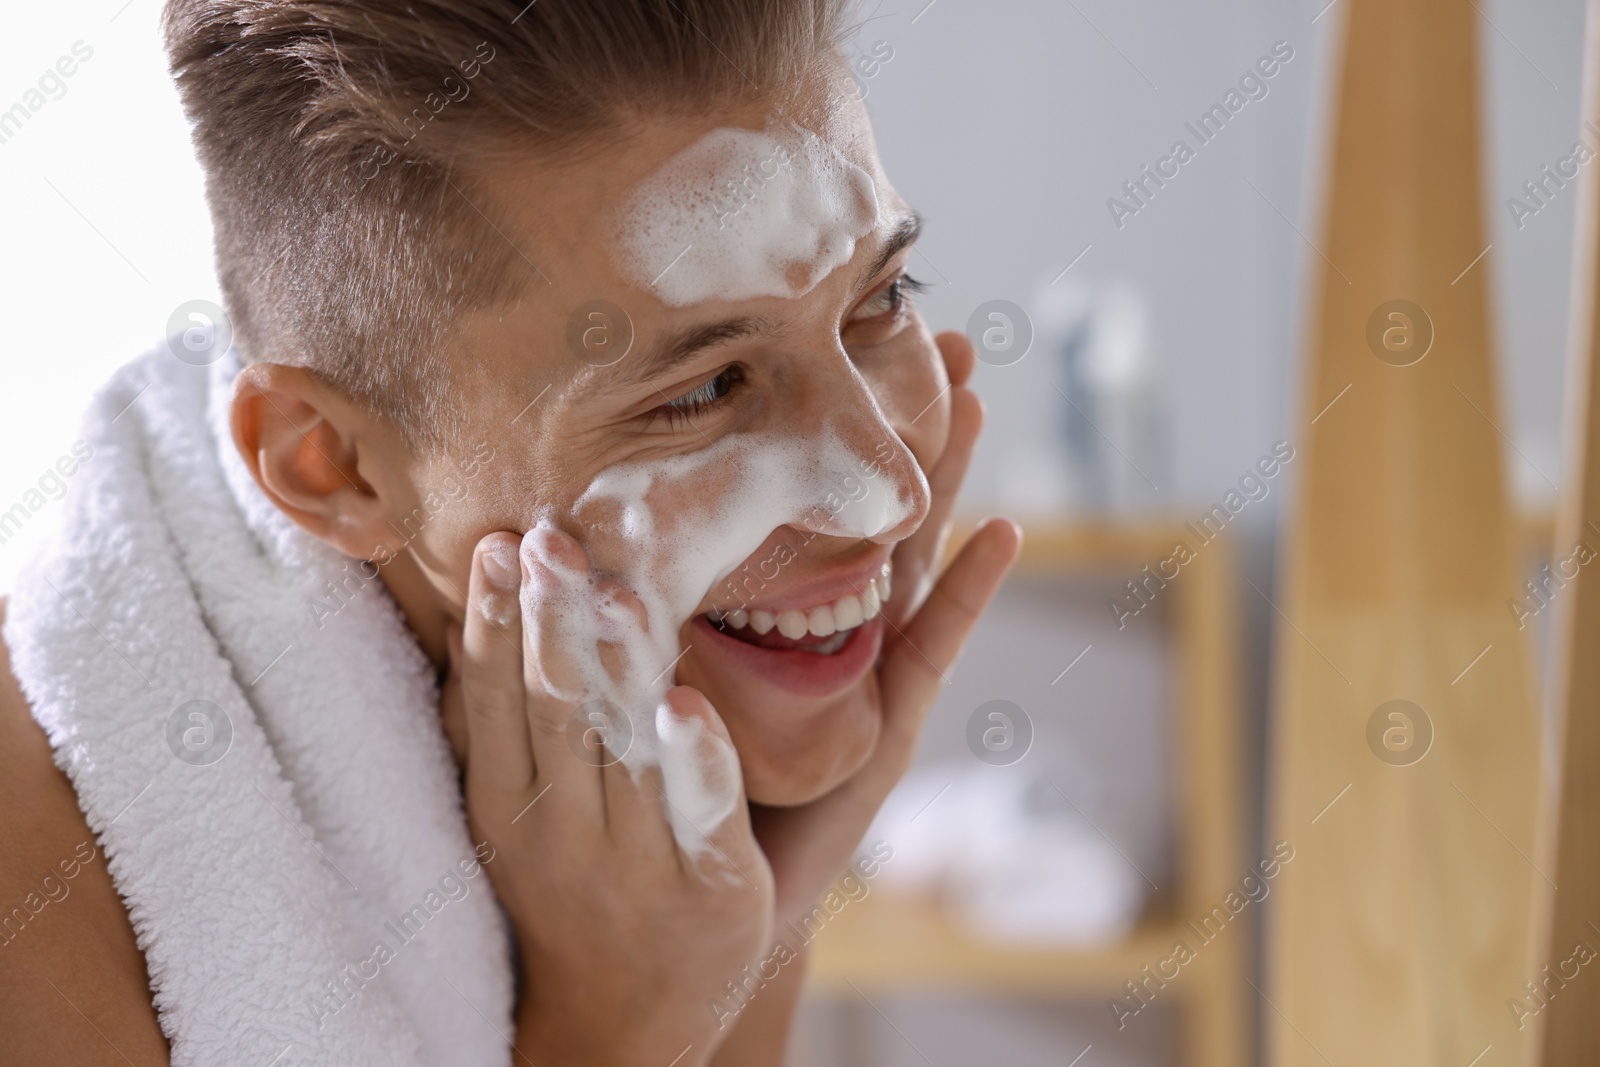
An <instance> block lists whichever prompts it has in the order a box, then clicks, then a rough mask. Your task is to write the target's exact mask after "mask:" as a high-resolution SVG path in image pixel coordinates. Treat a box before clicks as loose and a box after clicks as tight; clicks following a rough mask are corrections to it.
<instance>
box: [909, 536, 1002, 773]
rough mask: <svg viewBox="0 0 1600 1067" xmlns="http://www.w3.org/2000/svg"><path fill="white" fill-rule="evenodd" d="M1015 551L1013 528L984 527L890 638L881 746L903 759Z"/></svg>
mask: <svg viewBox="0 0 1600 1067" xmlns="http://www.w3.org/2000/svg"><path fill="white" fill-rule="evenodd" d="M1021 547H1022V530H1021V529H1020V528H1018V526H1017V525H1016V523H1014V522H1012V521H1011V520H1010V519H990V520H989V521H988V522H985V523H984V524H983V525H982V526H980V527H979V528H978V529H977V531H976V532H975V533H974V534H973V535H972V537H971V539H970V540H968V541H967V543H966V544H965V545H963V546H962V548H961V552H960V553H959V554H958V555H957V556H956V558H955V559H954V560H953V561H952V562H951V564H950V566H949V568H948V569H947V570H946V571H945V573H944V577H942V578H941V579H940V580H939V583H938V584H937V585H936V586H934V588H933V592H932V593H931V594H929V596H928V601H927V603H926V604H924V605H923V607H922V610H921V611H919V612H918V613H917V615H916V617H915V618H914V619H912V620H911V622H910V623H909V624H908V625H907V626H906V627H905V628H904V631H903V632H902V633H900V634H895V635H892V636H891V637H890V644H889V648H888V649H887V650H886V652H885V655H884V665H883V671H882V674H881V678H882V681H883V695H884V696H883V699H884V712H885V715H884V734H885V736H884V739H883V742H881V743H882V744H888V745H900V746H905V748H906V751H905V754H906V756H907V757H909V755H910V746H914V745H915V743H916V737H917V732H918V731H919V730H920V729H921V727H922V719H923V717H924V716H925V715H926V714H927V710H928V708H929V706H931V705H932V703H933V698H934V695H935V694H936V693H937V691H938V688H939V686H940V685H941V684H943V681H944V677H945V675H946V674H947V673H948V672H949V670H950V668H951V667H952V666H953V665H954V664H955V661H956V658H957V657H958V656H959V655H960V654H961V648H962V646H963V645H964V644H966V640H967V636H968V635H969V634H970V633H971V632H972V628H973V627H974V626H975V625H977V622H978V617H979V615H981V614H982V613H983V609H984V608H985V607H987V606H988V604H989V601H990V599H991V598H992V597H993V596H994V594H995V590H997V589H999V588H1000V583H1001V581H1003V580H1004V578H1005V576H1006V571H1007V570H1009V569H1010V567H1011V564H1012V563H1013V562H1014V561H1015V560H1016V558H1017V553H1018V551H1020V549H1021Z"/></svg>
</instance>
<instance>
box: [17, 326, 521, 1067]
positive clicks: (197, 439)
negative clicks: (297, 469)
mask: <svg viewBox="0 0 1600 1067" xmlns="http://www.w3.org/2000/svg"><path fill="white" fill-rule="evenodd" d="M237 373H238V366H237V363H236V362H235V360H234V359H233V358H232V357H231V356H230V357H228V358H226V359H224V360H222V361H220V362H218V363H216V364H215V365H213V366H211V367H209V368H207V367H194V366H190V365H188V364H186V363H182V362H180V361H179V360H178V359H176V358H174V357H173V356H172V354H171V353H170V352H168V351H167V350H165V349H157V350H156V351H154V352H152V353H150V354H148V355H146V356H144V357H142V358H140V359H138V360H135V361H134V362H132V363H130V364H128V365H127V366H125V367H123V368H122V369H121V370H119V371H118V372H117V374H116V375H115V376H114V377H113V378H112V380H111V381H110V383H109V384H108V385H107V386H105V387H104V388H103V389H102V390H101V392H100V393H99V394H98V396H97V397H96V398H95V401H94V403H93V404H92V406H91V407H90V409H89V412H88V414H87V415H86V417H85V425H84V430H83V432H82V436H83V438H84V439H85V440H86V441H88V443H89V444H90V445H92V446H93V448H94V454H93V459H92V461H90V462H88V463H86V464H85V465H84V467H83V469H82V472H81V473H80V474H79V475H78V477H77V478H76V479H75V481H74V484H73V486H72V490H71V492H70V493H69V494H68V497H67V500H66V502H65V506H64V509H63V511H62V513H61V514H62V521H61V527H62V529H61V535H60V536H59V538H57V539H56V540H55V541H54V542H53V543H52V544H49V545H47V546H46V547H45V548H44V549H43V550H42V551H41V552H40V553H39V554H38V555H37V556H36V557H35V558H33V559H32V560H31V561H30V563H29V564H28V565H27V566H26V567H25V568H24V569H23V571H22V573H21V574H20V575H19V577H18V580H17V584H16V589H15V592H14V595H13V596H12V598H11V604H10V608H9V611H8V613H7V619H6V625H5V638H6V641H7V643H8V645H9V646H10V649H11V656H12V667H13V670H14V671H15V673H16V675H17V677H18V679H19V680H20V682H21V683H22V689H23V692H24V693H25V694H26V695H27V697H28V700H29V702H30V703H31V705H32V707H33V713H34V716H35V718H37V719H38V721H39V722H40V724H41V725H42V726H43V727H44V728H45V730H46V731H47V732H48V734H49V737H50V743H51V745H52V747H53V748H54V750H55V758H56V761H57V763H58V764H59V765H60V766H61V767H62V768H63V769H64V770H65V771H66V772H67V774H68V775H69V776H70V777H71V779H72V782H73V785H74V786H75V787H76V789H77V793H78V803H79V805H80V806H81V807H82V808H83V810H84V813H85V815H86V816H87V818H88V822H89V826H90V827H91V829H93V830H94V832H95V834H96V835H97V836H98V837H99V839H100V843H101V845H102V847H103V848H104V850H105V853H106V856H107V858H108V865H109V868H110V871H111V875H112V878H113V880H114V881H115V883H116V886H117V889H118V891H119V892H120V893H121V894H122V897H123V900H124V901H125V902H126V904H127V906H128V911H129V914H130V916H131V917H132V920H133V928H134V933H135V935H136V936H137V938H138V943H139V947H140V948H141V949H142V950H143V951H144V955H145V960H146V963H147V964H148V966H149V972H150V982H151V986H152V988H153V990H154V994H155V997H154V999H155V1005H156V1008H157V1010H158V1013H159V1017H160V1021H161V1027H162V1029H163V1030H164V1031H165V1033H166V1035H167V1037H168V1039H169V1040H170V1041H171V1043H172V1063H173V1064H174V1067H191V1065H207V1067H209V1065H220V1064H226V1065H230V1067H232V1065H240V1064H255V1065H258V1067H267V1065H268V1064H271V1065H272V1067H291V1065H305V1064H330V1065H333V1064H337V1065H340V1067H348V1065H352V1064H382V1065H385V1067H391V1065H405V1067H411V1065H417V1067H422V1065H425V1064H427V1065H446V1064H448V1065H450V1067H491V1065H492V1067H504V1065H505V1064H507V1063H508V1062H509V1059H510V1046H509V1043H508V1037H509V1035H510V1034H511V1025H512V1024H511V1017H512V1000H513V979H512V966H511V959H510V941H509V939H508V926H507V924H506V921H505V918H504V915H503V913H502V912H501V911H500V909H499V906H498V902H497V901H496V900H495V897H494V894H493V892H492V890H491V888H490V885H489V878H488V874H487V872H486V871H485V870H483V869H482V867H481V866H479V864H478V863H477V858H478V857H477V855H476V854H475V850H474V848H473V844H472V842H471V841H469V839H468V835H467V827H466V819H465V814H464V811H463V805H462V797H461V788H460V782H459V777H458V773H457V769H456V767H455V764H454V762H453V761H452V759H451V755H450V752H449V747H448V745H447V743H446V740H445V738H444V735H443V732H442V730H441V727H440V722H439V714H438V689H437V683H436V680H435V677H434V671H433V669H432V666H431V664H430V663H429V662H428V660H427V658H426V657H425V656H424V654H423V653H422V651H421V649H420V647H419V646H418V645H417V643H416V640H415V638H414V637H413V635H412V634H411V632H410V630H408V629H407V627H406V625H405V622H404V620H403V617H402V615H401V613H400V611H399V609H398V607H397V606H396V604H395V603H394V601H393V599H392V598H391V597H390V596H389V594H388V591H387V590H386V589H385V587H384V586H383V583H382V581H381V579H377V578H374V579H373V580H371V581H369V582H367V583H366V584H365V587H364V588H362V587H361V583H360V581H359V578H358V579H357V580H355V581H353V582H352V581H351V580H350V576H351V575H352V574H357V573H358V565H357V564H356V563H355V561H352V560H350V559H348V558H346V557H344V556H343V555H341V554H340V553H338V552H336V551H335V550H333V549H331V548H329V547H328V546H326V545H323V544H322V543H321V542H318V541H316V540H315V539H314V538H312V537H310V536H309V535H307V534H305V533H303V532H302V531H301V530H300V529H299V528H298V527H296V526H294V525H293V524H292V523H291V522H289V520H288V519H287V518H285V517H284V516H283V515H282V514H281V513H280V512H278V511H277V509H276V508H274V507H273V505H272V504H271V502H270V501H268V500H267V499H266V497H265V496H264V495H263V494H262V493H261V491H260V489H259V488H258V487H257V486H256V485H255V483H254V482H253V481H252V479H251V477H250V475H249V472H248V471H247V469H246V468H245V466H244V463H243V461H242V460H241V459H240V457H239V455H238V453H237V451H236V450H235V449H234V446H233V443H232V439H231V438H230V436H229V433H228V428H227V408H228V401H229V397H230V396H231V393H232V383H233V379H234V377H235V376H236V375H237ZM367 573H369V574H370V573H372V570H371V567H370V565H367ZM330 581H331V582H334V583H335V584H336V585H339V584H341V583H342V584H343V588H344V589H345V590H347V592H346V593H345V594H344V596H345V599H346V600H347V601H348V603H347V605H346V606H344V607H342V608H341V609H340V610H338V611H337V613H336V614H331V615H330V613H329V611H328V610H327V608H326V607H325V608H323V609H322V610H320V611H319V610H317V609H315V608H314V607H313V602H314V601H318V600H320V601H322V602H323V603H324V604H325V605H328V604H331V605H334V606H335V607H337V606H338V604H339V601H337V600H334V599H332V598H330V597H329V595H328V589H327V588H326V586H325V583H327V582H330ZM356 589H359V592H352V591H351V590H356ZM319 617H320V624H321V628H319ZM191 701H207V702H209V704H200V705H193V704H190V703H189V702H191ZM213 707H214V708H215V709H220V711H216V710H212V708H213ZM195 713H198V715H199V717H195ZM230 728H231V739H229V738H228V737H227V734H228V730H229V729H230ZM177 753H183V754H184V755H185V756H186V757H187V758H186V759H180V758H179V757H178V755H177ZM218 753H221V758H220V759H218V758H215V757H216V756H217V754H218ZM484 855H485V857H486V858H487V860H488V862H490V863H492V862H493V859H492V855H491V854H490V853H489V852H488V850H485V853H484ZM380 944H381V945H383V946H384V950H380V949H379V945H380ZM347 968H348V969H347Z"/></svg>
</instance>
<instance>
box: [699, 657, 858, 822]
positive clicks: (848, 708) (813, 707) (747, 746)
mask: <svg viewBox="0 0 1600 1067" xmlns="http://www.w3.org/2000/svg"><path fill="white" fill-rule="evenodd" d="M692 658H693V653H692V652H691V653H690V655H689V656H688V657H686V658H685V660H684V664H683V666H682V667H681V668H680V669H679V671H678V681H679V683H680V684H683V685H692V686H694V687H695V688H696V689H699V690H700V691H701V692H702V693H704V694H705V696H706V699H708V700H710V701H711V706H712V707H714V708H716V709H717V713H718V714H719V715H720V716H721V717H722V721H723V722H724V723H725V724H726V725H727V727H728V734H729V736H730V737H731V738H732V739H733V747H734V749H735V750H736V751H737V752H738V753H739V763H740V766H741V768H742V769H743V772H744V785H745V794H746V796H747V797H748V798H749V800H750V801H751V802H752V803H756V804H764V805H769V806H772V807H794V806H797V805H800V804H806V803H809V802H810V801H813V800H816V799H817V798H818V797H821V796H824V795H825V794H827V793H829V792H831V791H832V790H834V789H836V788H838V786H839V785H840V784H841V783H843V782H844V781H846V780H847V779H849V778H850V776H851V775H853V774H855V773H856V772H857V771H858V770H860V769H861V767H862V766H863V765H864V764H865V763H866V762H867V760H868V759H869V758H871V756H872V752H873V750H874V749H875V748H876V747H877V743H878V737H879V735H880V733H881V732H882V729H883V720H882V714H881V712H880V710H879V707H880V705H879V701H878V679H877V676H876V674H875V673H869V674H868V675H867V676H866V677H864V678H862V679H861V680H860V681H858V682H856V684H855V685H853V686H851V687H850V688H849V689H847V690H845V691H843V692H841V693H838V694H835V695H831V696H826V697H806V696H799V695H797V694H794V693H787V692H783V691H781V690H775V689H774V688H773V687H770V686H766V685H761V684H759V683H756V684H751V681H750V680H749V679H745V678H729V677H727V676H726V675H725V673H724V672H721V671H717V672H715V673H713V672H712V671H710V670H707V669H705V668H704V667H702V666H701V665H699V664H691V663H690V662H689V660H690V659H692Z"/></svg>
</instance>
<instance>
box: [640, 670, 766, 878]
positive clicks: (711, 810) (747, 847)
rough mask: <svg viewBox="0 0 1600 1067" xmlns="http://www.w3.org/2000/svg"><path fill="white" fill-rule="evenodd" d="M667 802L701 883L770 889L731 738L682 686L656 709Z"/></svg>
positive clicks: (707, 705) (688, 863) (686, 860)
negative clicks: (737, 882) (716, 880)
mask: <svg viewBox="0 0 1600 1067" xmlns="http://www.w3.org/2000/svg"><path fill="white" fill-rule="evenodd" d="M656 743H657V745H658V748H657V755H658V757H659V759H660V762H661V800H662V804H663V805H664V810H665V814H666V817H667V822H668V823H669V824H670V825H671V827H672V829H673V833H674V836H675V837H676V838H677V841H678V846H679V848H680V849H681V850H682V855H683V866H684V869H685V870H688V871H692V872H695V873H696V874H698V875H699V876H700V877H701V878H706V879H714V878H720V879H723V880H728V879H739V880H742V881H747V882H749V883H750V884H751V885H752V886H754V887H756V888H758V889H759V888H761V887H762V886H770V884H771V873H770V869H769V868H767V866H766V861H765V860H764V859H762V858H761V855H760V850H759V849H758V848H757V847H756V843H755V835H754V834H753V833H752V831H751V829H750V810H749V807H748V805H746V804H745V797H744V774H743V771H742V770H741V769H740V766H739V756H738V754H737V753H736V752H735V751H734V747H733V740H732V738H730V737H729V736H728V729H727V727H726V726H724V725H723V722H722V718H721V716H719V715H718V714H717V712H716V710H715V709H714V708H712V706H711V702H710V701H708V700H707V699H706V698H705V695H704V694H702V693H701V692H700V691H699V690H698V689H694V688H692V687H690V686H686V685H680V686H676V687H674V688H673V689H671V690H669V691H668V692H667V695H666V697H665V698H664V699H663V700H662V702H661V706H660V707H659V708H658V709H657V710H656Z"/></svg>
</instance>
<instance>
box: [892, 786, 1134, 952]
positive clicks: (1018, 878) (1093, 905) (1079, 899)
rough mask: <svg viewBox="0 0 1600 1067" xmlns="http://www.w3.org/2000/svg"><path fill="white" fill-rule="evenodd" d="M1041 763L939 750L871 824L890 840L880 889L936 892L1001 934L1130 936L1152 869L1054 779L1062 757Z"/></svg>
mask: <svg viewBox="0 0 1600 1067" xmlns="http://www.w3.org/2000/svg"><path fill="white" fill-rule="evenodd" d="M1039 762H1040V760H1039V759H1035V764H1036V766H1034V767H1033V768H1032V769H1029V768H1028V767H1027V766H1025V765H1024V766H1012V767H988V766H973V765H971V764H970V762H969V761H942V762H937V763H932V764H929V765H926V766H922V767H919V768H917V769H915V770H913V771H912V772H911V773H910V774H908V775H906V777H905V778H904V779H903V780H902V781H901V782H900V784H899V785H897V786H896V787H895V789H894V791H893V792H891V793H890V794H889V797H888V799H887V800H886V801H885V802H884V805H883V808H882V810H881V811H879V813H878V816H877V818H876V819H875V820H874V822H873V825H872V828H871V829H869V830H868V831H867V840H869V841H871V840H877V839H878V838H882V839H883V840H885V841H888V842H889V843H890V844H891V845H892V846H893V847H894V862H893V863H889V864H886V865H885V866H884V869H883V876H882V881H883V885H884V888H885V889H886V890H888V891H890V892H900V893H905V894H925V893H933V894H936V895H937V896H939V897H940V898H941V900H942V902H943V903H944V905H945V906H946V907H947V908H948V909H949V911H950V913H951V914H952V915H953V916H954V917H955V918H956V919H957V921H959V922H960V923H961V924H962V925H963V926H965V927H966V928H967V930H968V931H969V932H971V933H972V934H973V935H974V936H976V937H979V938H981V939H983V940H985V941H989V942H993V943H995V944H1001V945H1010V946H1016V947H1033V948H1049V947H1060V948H1068V947H1070V948H1089V947H1095V946H1101V945H1108V944H1112V943H1114V942H1116V941H1118V940H1120V939H1122V938H1124V937H1126V936H1127V935H1128V933H1129V932H1130V931H1131V930H1132V929H1133V926H1134V924H1135V923H1136V922H1137V921H1138V918H1139V913H1140V911H1141V909H1142V907H1143V905H1144V902H1145V895H1144V886H1145V882H1144V878H1143V876H1142V874H1141V873H1140V872H1139V870H1138V868H1136V867H1134V866H1133V863H1132V861H1131V860H1130V859H1128V857H1127V856H1126V855H1125V854H1124V853H1123V852H1122V851H1121V850H1120V849H1119V848H1118V846H1117V845H1115V844H1113V843H1112V841H1111V839H1110V838H1108V837H1106V836H1104V835H1103V834H1102V833H1101V832H1100V830H1099V829H1097V828H1096V826H1095V825H1094V824H1092V823H1091V822H1089V820H1088V817H1087V816H1086V815H1085V814H1084V812H1083V810H1082V804H1080V802H1079V801H1075V800H1071V799H1069V797H1068V795H1067V793H1064V792H1062V791H1061V789H1060V787H1059V786H1058V785H1056V784H1055V780H1054V779H1053V778H1052V771H1054V772H1058V773H1059V772H1062V771H1064V770H1065V768H1063V767H1060V766H1050V765H1045V766H1042V767H1041V766H1037V764H1038V763H1039ZM1069 790H1070V791H1075V790H1071V787H1070V786H1069ZM930 798H933V800H930Z"/></svg>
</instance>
